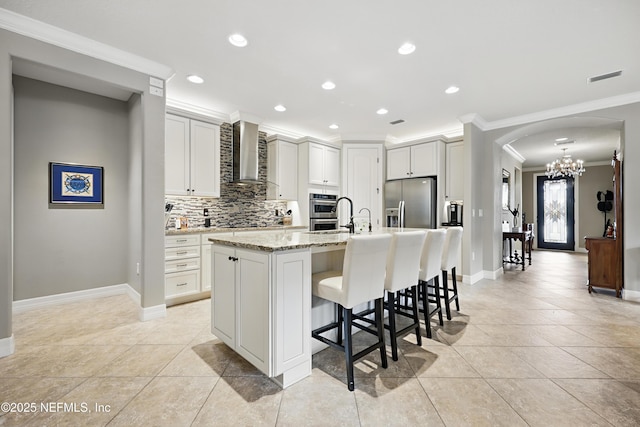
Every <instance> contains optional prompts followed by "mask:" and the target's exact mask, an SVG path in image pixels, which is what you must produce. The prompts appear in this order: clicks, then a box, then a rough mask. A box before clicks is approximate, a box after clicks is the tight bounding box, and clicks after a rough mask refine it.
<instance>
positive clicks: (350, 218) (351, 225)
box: [333, 197, 356, 234]
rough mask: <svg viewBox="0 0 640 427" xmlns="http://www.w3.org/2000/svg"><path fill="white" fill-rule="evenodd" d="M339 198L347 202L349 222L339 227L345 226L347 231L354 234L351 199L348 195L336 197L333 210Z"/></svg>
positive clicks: (354, 226)
mask: <svg viewBox="0 0 640 427" xmlns="http://www.w3.org/2000/svg"><path fill="white" fill-rule="evenodd" d="M340 200H346V201H348V202H349V222H348V223H347V224H346V225H341V226H340V227H345V228H346V229H348V230H349V233H351V234H354V233H355V232H356V225H355V224H354V223H353V200H351V199H350V198H348V197H340V198H338V200H336V207H335V208H334V209H333V211H334V212H335V210H336V209H337V208H338V203H339V202H340Z"/></svg>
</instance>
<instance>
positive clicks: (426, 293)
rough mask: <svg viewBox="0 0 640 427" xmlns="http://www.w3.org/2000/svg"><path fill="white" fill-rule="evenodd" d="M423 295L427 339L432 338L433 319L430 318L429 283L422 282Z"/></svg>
mask: <svg viewBox="0 0 640 427" xmlns="http://www.w3.org/2000/svg"><path fill="white" fill-rule="evenodd" d="M420 287H421V292H420V293H421V294H422V308H423V311H424V326H425V329H426V330H427V338H431V318H430V317H429V286H428V285H427V282H423V281H422V280H421V281H420Z"/></svg>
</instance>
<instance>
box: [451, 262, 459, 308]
mask: <svg viewBox="0 0 640 427" xmlns="http://www.w3.org/2000/svg"><path fill="white" fill-rule="evenodd" d="M451 280H452V281H453V292H454V293H455V294H456V311H460V296H458V279H457V275H456V268H455V267H453V268H452V269H451Z"/></svg>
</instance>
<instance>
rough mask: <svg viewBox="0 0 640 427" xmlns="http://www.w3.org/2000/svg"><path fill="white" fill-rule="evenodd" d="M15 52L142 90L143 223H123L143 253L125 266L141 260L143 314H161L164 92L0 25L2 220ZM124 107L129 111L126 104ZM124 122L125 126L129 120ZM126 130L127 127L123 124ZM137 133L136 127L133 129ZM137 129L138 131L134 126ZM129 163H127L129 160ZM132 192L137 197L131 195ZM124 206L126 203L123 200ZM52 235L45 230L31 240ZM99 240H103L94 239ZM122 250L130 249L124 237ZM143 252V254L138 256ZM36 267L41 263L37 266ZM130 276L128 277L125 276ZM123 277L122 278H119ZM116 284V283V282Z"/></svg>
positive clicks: (6, 252) (4, 253)
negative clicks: (152, 90) (160, 93)
mask: <svg viewBox="0 0 640 427" xmlns="http://www.w3.org/2000/svg"><path fill="white" fill-rule="evenodd" d="M12 57H19V58H22V59H25V60H28V61H33V62H36V63H38V64H42V65H45V66H48V67H54V68H56V69H58V70H61V71H63V72H69V73H73V74H74V75H75V76H88V77H90V78H92V79H97V80H99V81H100V82H103V83H107V84H109V85H113V86H117V87H118V88H121V89H126V90H129V91H131V92H132V93H138V94H140V100H141V106H140V107H139V108H132V109H131V110H130V111H129V114H128V116H129V123H130V124H131V126H132V129H133V127H135V126H137V127H139V128H140V129H141V131H140V134H141V141H140V142H141V144H140V147H141V149H140V161H139V164H136V165H135V166H134V167H133V168H134V169H135V170H137V171H138V172H139V174H140V183H141V192H140V194H139V195H137V196H135V197H138V196H139V199H140V212H141V215H140V218H144V221H141V223H136V222H135V221H134V222H131V223H129V224H126V223H125V224H122V226H123V227H124V228H125V229H127V227H130V228H129V230H132V231H134V232H138V233H139V236H140V240H139V244H140V246H139V248H140V251H139V254H134V253H132V254H130V255H127V260H126V263H127V270H130V269H131V268H135V264H136V262H140V263H141V267H140V270H141V274H140V294H141V306H142V308H144V309H146V308H153V309H152V310H150V311H148V312H147V311H141V314H144V315H146V313H158V312H157V311H155V308H156V307H163V306H164V231H163V225H164V213H163V212H164V116H165V99H164V96H154V95H151V94H150V93H149V75H148V74H144V73H141V72H138V71H133V70H130V69H127V68H124V67H121V66H117V65H114V64H111V63H107V62H105V61H101V60H99V59H95V58H93V57H90V56H85V55H82V54H78V53H75V52H72V51H70V50H66V49H63V48H60V47H56V46H53V45H51V44H48V43H45V42H40V41H37V40H34V39H31V38H28V37H25V36H21V35H19V34H16V33H12V32H10V31H6V30H1V29H0V223H2V224H12V223H13V213H12V212H13V198H12V197H13V192H14V191H13V190H14V188H13V166H12V163H13V137H12V131H11V129H12V123H13V117H12V114H11V102H12ZM125 111H127V110H126V109H125ZM125 126H127V125H126V124H125ZM125 132H129V131H128V130H127V128H125ZM132 132H133V131H132ZM136 132H137V131H136ZM127 167H128V162H127ZM132 197H134V196H132ZM125 209H126V205H125ZM40 240H48V237H47V234H44V235H42V236H39V237H38V240H34V241H33V242H31V243H32V244H33V245H34V246H35V245H38V244H41V243H42V242H41V241H40ZM14 242H15V239H14V236H13V227H0V340H4V339H6V338H10V337H11V336H12V305H13V299H14V298H13V281H14V280H13V265H14V260H13V247H14ZM91 244H92V245H94V246H95V245H99V244H100V242H91ZM123 244H124V246H123V247H122V250H123V252H126V253H129V252H130V250H131V247H130V249H129V250H127V241H126V239H125V241H124V243H123ZM137 255H139V256H140V258H139V259H138V258H134V257H135V256H137ZM36 268H37V266H36ZM125 280H126V276H125ZM121 281H122V280H120V282H121ZM112 284H115V283H112Z"/></svg>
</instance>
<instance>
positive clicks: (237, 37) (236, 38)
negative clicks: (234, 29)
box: [229, 34, 249, 47]
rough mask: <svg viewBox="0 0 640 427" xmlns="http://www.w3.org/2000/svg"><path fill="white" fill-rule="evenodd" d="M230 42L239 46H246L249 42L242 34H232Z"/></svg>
mask: <svg viewBox="0 0 640 427" xmlns="http://www.w3.org/2000/svg"><path fill="white" fill-rule="evenodd" d="M229 43H231V44H232V45H234V46H237V47H245V46H246V45H247V44H249V42H248V41H247V39H245V38H244V36H243V35H242V34H231V35H230V36H229Z"/></svg>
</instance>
